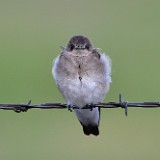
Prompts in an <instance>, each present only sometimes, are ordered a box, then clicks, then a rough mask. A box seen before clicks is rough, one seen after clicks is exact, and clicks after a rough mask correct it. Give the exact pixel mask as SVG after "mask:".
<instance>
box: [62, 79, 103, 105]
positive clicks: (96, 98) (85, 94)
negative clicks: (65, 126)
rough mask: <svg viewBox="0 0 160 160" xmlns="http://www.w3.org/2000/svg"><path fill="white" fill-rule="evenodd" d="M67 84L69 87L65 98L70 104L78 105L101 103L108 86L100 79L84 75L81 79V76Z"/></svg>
mask: <svg viewBox="0 0 160 160" xmlns="http://www.w3.org/2000/svg"><path fill="white" fill-rule="evenodd" d="M65 86H66V87H67V88H66V90H67V92H66V95H64V96H65V99H66V100H67V102H68V103H69V104H71V105H76V106H78V107H84V106H85V105H87V104H95V103H99V102H101V101H102V100H103V99H104V96H105V94H106V87H104V86H105V85H104V84H103V85H102V82H101V81H100V80H99V81H98V80H97V79H93V78H92V79H91V78H88V77H83V78H82V80H81V81H80V80H79V78H77V79H72V80H69V81H68V84H66V85H65Z"/></svg>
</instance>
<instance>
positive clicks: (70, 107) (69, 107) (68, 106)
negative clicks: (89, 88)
mask: <svg viewBox="0 0 160 160" xmlns="http://www.w3.org/2000/svg"><path fill="white" fill-rule="evenodd" d="M72 108H73V107H72V105H70V104H69V105H67V109H68V111H70V112H72Z"/></svg>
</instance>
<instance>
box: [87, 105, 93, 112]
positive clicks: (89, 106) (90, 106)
mask: <svg viewBox="0 0 160 160" xmlns="http://www.w3.org/2000/svg"><path fill="white" fill-rule="evenodd" d="M87 107H88V108H89V109H90V111H92V110H93V108H94V105H93V104H92V103H91V104H88V105H87Z"/></svg>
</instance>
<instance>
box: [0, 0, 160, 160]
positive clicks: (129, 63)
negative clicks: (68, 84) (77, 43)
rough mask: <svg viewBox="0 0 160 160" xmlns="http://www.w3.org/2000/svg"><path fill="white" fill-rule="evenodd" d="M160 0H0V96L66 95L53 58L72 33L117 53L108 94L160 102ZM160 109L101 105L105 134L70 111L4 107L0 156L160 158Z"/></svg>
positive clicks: (38, 98) (10, 159)
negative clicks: (88, 130) (85, 128)
mask: <svg viewBox="0 0 160 160" xmlns="http://www.w3.org/2000/svg"><path fill="white" fill-rule="evenodd" d="M159 6H160V1H158V0H134V1H133V0H121V1H119V0H98V1H97V0H81V1H78V0H0V103H27V102H28V101H29V100H30V99H31V100H32V103H34V104H35V103H43V102H64V100H63V98H62V96H61V94H60V93H59V91H58V89H57V87H56V85H55V82H54V81H53V78H52V75H51V68H52V61H53V59H54V58H55V57H56V56H57V55H58V54H59V53H60V52H61V49H60V48H59V46H61V45H62V46H65V45H66V43H67V41H68V39H69V38H70V37H71V36H73V35H75V34H83V35H86V36H88V37H89V38H91V39H92V42H93V44H94V46H95V47H98V48H102V49H103V51H104V52H106V53H107V54H108V55H109V56H110V57H111V59H112V66H113V67H112V80H113V83H112V85H111V88H110V92H109V93H108V95H107V98H106V99H105V102H107V101H118V94H119V93H122V94H123V97H124V99H125V100H128V101H132V102H138V101H142V102H143V101H160V99H159V91H160V84H159V82H160V74H159V69H160V64H159V60H160V18H159V17H160V9H159ZM159 135H160V110H159V109H140V108H139V109H138V108H137V109H129V116H128V117H127V118H126V117H125V116H124V113H123V110H122V109H103V110H102V114H101V124H100V136H98V137H94V136H90V137H86V136H84V135H83V133H82V128H81V126H80V124H79V122H78V120H77V119H76V118H75V116H74V114H73V113H70V112H68V111H67V110H56V109H55V110H40V109H37V110H36V109H35V110H34V109H32V110H29V111H28V112H27V113H20V114H17V113H14V112H12V111H3V110H1V111H0V159H1V160H28V159H31V160H44V159H46V160H53V159H61V160H66V159H69V160H75V159H76V160H82V159H83V160H86V159H92V160H96V159H101V160H107V159H109V160H135V159H136V160H151V159H153V160H159V159H160V136H159Z"/></svg>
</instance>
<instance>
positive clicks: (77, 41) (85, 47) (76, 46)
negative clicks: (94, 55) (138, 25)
mask: <svg viewBox="0 0 160 160" xmlns="http://www.w3.org/2000/svg"><path fill="white" fill-rule="evenodd" d="M92 48H93V46H92V44H91V41H90V40H89V39H88V38H87V37H84V36H82V35H78V36H73V37H72V38H71V39H70V40H69V42H68V45H67V48H66V50H67V51H68V52H73V53H75V54H76V53H83V52H86V51H91V50H92Z"/></svg>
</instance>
